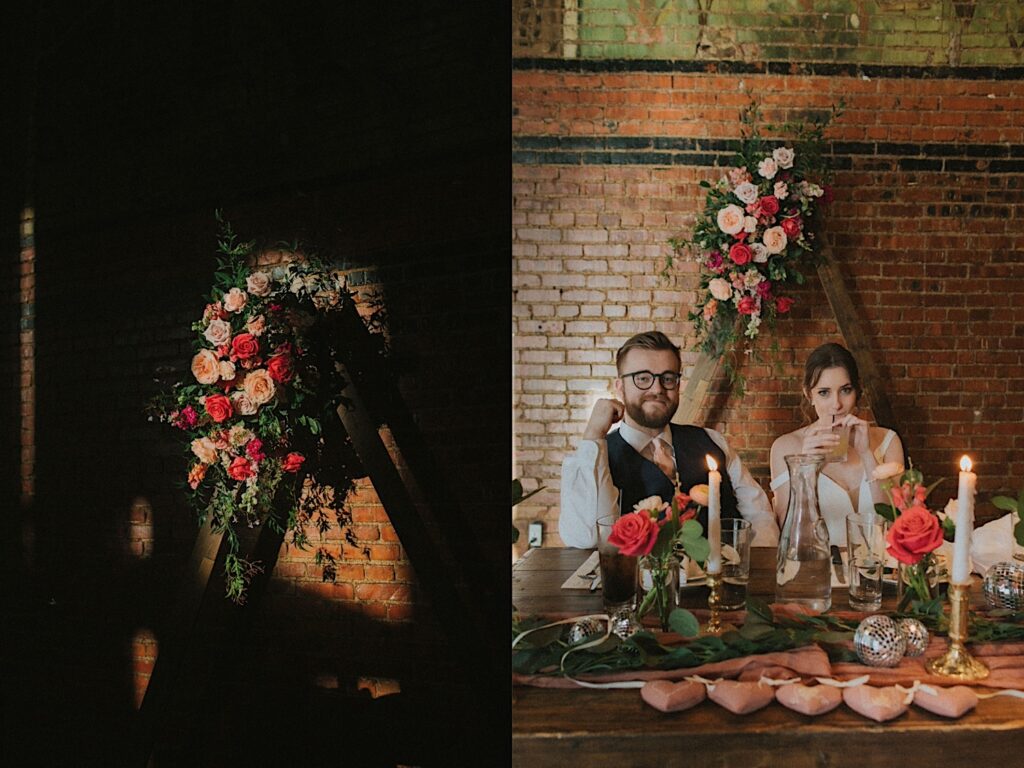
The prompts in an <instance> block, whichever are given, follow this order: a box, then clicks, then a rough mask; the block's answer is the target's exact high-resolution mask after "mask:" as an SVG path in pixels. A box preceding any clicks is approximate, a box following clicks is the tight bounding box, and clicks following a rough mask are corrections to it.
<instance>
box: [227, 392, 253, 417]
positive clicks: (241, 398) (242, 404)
mask: <svg viewBox="0 0 1024 768" xmlns="http://www.w3.org/2000/svg"><path fill="white" fill-rule="evenodd" d="M230 397H231V404H232V405H233V406H234V407H235V412H236V413H238V414H239V415H241V416H253V415H254V414H255V413H256V411H257V410H258V406H257V405H256V404H255V403H254V402H253V401H252V400H250V399H249V396H248V395H247V394H245V392H242V391H241V390H239V391H238V392H232V393H231V395H230Z"/></svg>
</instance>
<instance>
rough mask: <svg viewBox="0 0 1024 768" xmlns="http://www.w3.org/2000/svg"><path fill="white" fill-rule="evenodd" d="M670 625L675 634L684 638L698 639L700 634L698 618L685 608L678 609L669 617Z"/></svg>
mask: <svg viewBox="0 0 1024 768" xmlns="http://www.w3.org/2000/svg"><path fill="white" fill-rule="evenodd" d="M668 625H669V627H670V628H671V629H672V631H673V632H676V633H678V634H680V635H682V636H683V637H696V636H697V635H698V634H699V632H700V622H699V621H697V617H696V616H694V615H693V614H692V613H690V612H689V611H687V610H686V609H685V608H676V609H674V610H673V611H672V612H671V613H670V614H669V615H668Z"/></svg>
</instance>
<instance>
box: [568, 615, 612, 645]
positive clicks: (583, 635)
mask: <svg viewBox="0 0 1024 768" xmlns="http://www.w3.org/2000/svg"><path fill="white" fill-rule="evenodd" d="M597 635H602V636H603V635H604V625H603V624H602V623H601V622H600V621H599V620H597V619H591V618H586V619H580V620H579V621H577V622H576V623H575V624H573V625H572V626H571V627H570V628H569V643H570V644H571V645H576V644H577V643H582V642H585V641H587V640H593V639H596V637H597Z"/></svg>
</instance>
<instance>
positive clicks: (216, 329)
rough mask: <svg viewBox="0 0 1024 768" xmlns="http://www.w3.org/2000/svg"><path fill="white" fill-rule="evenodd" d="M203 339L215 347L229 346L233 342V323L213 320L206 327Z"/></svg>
mask: <svg viewBox="0 0 1024 768" xmlns="http://www.w3.org/2000/svg"><path fill="white" fill-rule="evenodd" d="M203 337H204V338H205V339H206V340H207V341H208V342H210V343H211V344H213V346H215V347H219V346H221V345H222V344H227V343H228V342H229V341H231V323H228V322H225V321H224V320H221V319H219V318H218V319H214V320H211V321H210V324H209V325H208V326H206V331H205V332H204V333H203Z"/></svg>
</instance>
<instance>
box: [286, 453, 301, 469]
mask: <svg viewBox="0 0 1024 768" xmlns="http://www.w3.org/2000/svg"><path fill="white" fill-rule="evenodd" d="M305 460H306V457H305V456H303V455H302V454H301V453H289V454H288V455H287V456H285V457H284V461H283V462H281V469H282V470H284V471H285V472H298V471H299V467H301V466H302V462H304V461H305Z"/></svg>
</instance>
